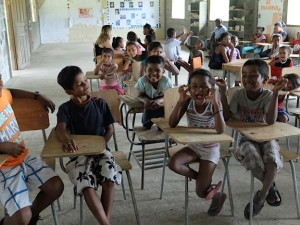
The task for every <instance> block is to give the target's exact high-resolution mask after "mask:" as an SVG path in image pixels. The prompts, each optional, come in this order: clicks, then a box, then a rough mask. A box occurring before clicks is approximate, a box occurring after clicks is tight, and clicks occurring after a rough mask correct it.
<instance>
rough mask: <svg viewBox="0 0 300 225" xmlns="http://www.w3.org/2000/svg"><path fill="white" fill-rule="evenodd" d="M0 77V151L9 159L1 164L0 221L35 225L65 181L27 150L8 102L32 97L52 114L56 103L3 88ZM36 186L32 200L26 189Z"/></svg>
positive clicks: (29, 189) (41, 96) (8, 223)
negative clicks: (0, 214)
mask: <svg viewBox="0 0 300 225" xmlns="http://www.w3.org/2000/svg"><path fill="white" fill-rule="evenodd" d="M1 78H2V76H1V74H0V111H1V115H2V116H1V118H2V119H1V124H2V126H1V141H0V154H7V155H8V158H7V160H6V161H5V162H4V163H3V164H2V165H1V166H0V173H1V178H0V184H1V188H0V199H1V202H2V204H3V206H4V207H5V211H6V212H5V214H4V218H2V219H1V221H0V224H1V225H11V224H29V225H34V224H36V223H37V221H38V220H40V216H39V214H40V213H41V212H42V211H43V210H44V209H45V208H47V207H48V206H50V205H51V204H52V203H53V202H54V201H55V200H56V199H58V198H59V196H60V195H61V194H62V192H63V189H64V184H63V182H62V180H61V179H60V178H59V177H58V175H57V174H56V173H55V172H54V171H53V170H52V169H51V168H50V167H48V166H47V165H46V163H45V162H43V161H42V160H41V159H40V158H37V157H35V156H33V155H31V154H30V153H29V149H28V147H27V146H26V145H25V142H24V140H23V138H22V136H21V132H20V129H19V125H18V122H17V120H16V118H15V115H14V112H13V109H12V107H11V105H12V104H13V101H14V99H17V98H32V99H36V100H37V101H39V103H40V104H41V105H43V106H44V107H45V108H49V109H50V110H51V112H52V113H53V112H54V110H55V105H54V103H53V102H52V101H51V100H50V99H48V98H47V97H46V96H44V95H40V94H39V93H38V92H36V93H32V92H28V91H23V90H18V89H4V88H3V81H2V79H1ZM28 107H30V106H28ZM38 188H39V189H40V191H39V193H38V194H37V196H36V198H35V199H34V201H33V202H31V201H30V198H29V191H31V190H34V189H38Z"/></svg>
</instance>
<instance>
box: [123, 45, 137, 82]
mask: <svg viewBox="0 0 300 225" xmlns="http://www.w3.org/2000/svg"><path fill="white" fill-rule="evenodd" d="M126 52H127V57H125V58H124V67H123V71H124V73H123V77H122V79H121V83H123V81H126V80H130V78H131V77H132V76H131V75H132V64H133V63H135V62H137V61H140V57H139V55H138V54H137V52H138V47H137V45H136V43H135V42H132V41H130V42H127V45H126Z"/></svg>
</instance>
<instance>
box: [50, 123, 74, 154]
mask: <svg viewBox="0 0 300 225" xmlns="http://www.w3.org/2000/svg"><path fill="white" fill-rule="evenodd" d="M55 133H56V137H57V138H58V140H59V141H60V142H61V143H62V144H63V146H62V147H63V150H64V151H65V152H76V151H77V150H78V146H77V144H76V142H75V141H74V139H72V138H71V137H70V135H69V132H68V131H67V124H66V123H64V122H60V123H58V124H57V126H56V129H55Z"/></svg>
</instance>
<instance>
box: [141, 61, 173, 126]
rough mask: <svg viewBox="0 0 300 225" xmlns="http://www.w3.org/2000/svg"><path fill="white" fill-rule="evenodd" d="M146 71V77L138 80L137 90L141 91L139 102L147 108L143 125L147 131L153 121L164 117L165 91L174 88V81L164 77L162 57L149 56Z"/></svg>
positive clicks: (143, 117)
mask: <svg viewBox="0 0 300 225" xmlns="http://www.w3.org/2000/svg"><path fill="white" fill-rule="evenodd" d="M145 71H146V74H145V76H142V77H140V78H139V79H138V82H137V83H136V84H135V88H136V89H137V90H138V91H139V97H138V99H139V101H141V102H143V103H144V106H145V109H144V112H143V116H142V124H143V126H144V127H145V128H146V129H151V127H152V125H153V122H152V121H151V119H152V118H158V117H163V116H164V107H163V101H164V99H163V95H164V90H166V89H168V88H172V87H173V85H172V81H171V80H170V79H169V78H168V77H166V76H164V72H165V69H164V59H163V58H162V57H161V56H157V55H152V56H149V57H148V58H147V61H146V69H145Z"/></svg>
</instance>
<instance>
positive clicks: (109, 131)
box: [104, 124, 114, 144]
mask: <svg viewBox="0 0 300 225" xmlns="http://www.w3.org/2000/svg"><path fill="white" fill-rule="evenodd" d="M113 129H114V128H113V125H112V124H109V125H108V126H107V127H106V128H105V133H104V139H105V143H106V144H107V143H108V142H109V140H110V138H111V136H112V135H113V132H114V131H113Z"/></svg>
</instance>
